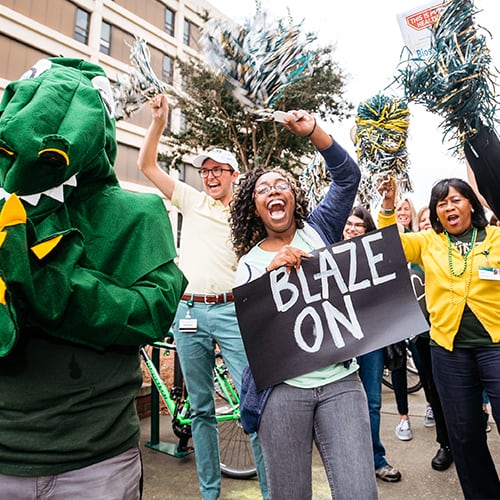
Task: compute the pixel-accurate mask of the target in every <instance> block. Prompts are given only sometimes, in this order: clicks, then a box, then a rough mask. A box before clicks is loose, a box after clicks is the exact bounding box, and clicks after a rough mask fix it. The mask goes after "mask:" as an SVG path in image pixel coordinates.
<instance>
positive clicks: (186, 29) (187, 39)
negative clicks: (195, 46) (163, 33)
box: [183, 19, 191, 45]
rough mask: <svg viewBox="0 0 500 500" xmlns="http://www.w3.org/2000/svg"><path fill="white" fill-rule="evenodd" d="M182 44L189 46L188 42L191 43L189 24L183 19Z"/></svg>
mask: <svg viewBox="0 0 500 500" xmlns="http://www.w3.org/2000/svg"><path fill="white" fill-rule="evenodd" d="M183 41H184V44H185V45H189V42H190V41H191V22H190V21H188V20H187V19H184V38H183Z"/></svg>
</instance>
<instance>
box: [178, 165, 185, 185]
mask: <svg viewBox="0 0 500 500" xmlns="http://www.w3.org/2000/svg"><path fill="white" fill-rule="evenodd" d="M179 180H180V181H183V182H185V181H186V164H185V163H181V164H180V165H179Z"/></svg>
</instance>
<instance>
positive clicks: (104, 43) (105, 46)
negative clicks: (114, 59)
mask: <svg viewBox="0 0 500 500" xmlns="http://www.w3.org/2000/svg"><path fill="white" fill-rule="evenodd" d="M99 50H100V51H101V52H102V53H103V54H107V55H108V56H109V54H110V52H111V24H109V23H107V22H106V21H103V22H102V26H101V45H100V47H99Z"/></svg>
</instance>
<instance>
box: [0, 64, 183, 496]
mask: <svg viewBox="0 0 500 500" xmlns="http://www.w3.org/2000/svg"><path fill="white" fill-rule="evenodd" d="M113 111H114V104H113V98H112V94H111V87H110V84H109V81H108V80H107V78H106V75H105V73H104V72H103V70H102V69H101V68H100V67H99V66H96V65H95V64H92V63H89V62H86V61H83V60H80V59H67V58H51V59H44V60H41V61H39V62H38V63H37V64H36V65H35V66H34V67H33V68H32V69H31V70H30V71H29V72H27V73H26V74H25V75H23V77H21V79H20V80H18V81H14V82H11V83H10V84H9V85H8V86H7V88H6V90H5V93H4V95H3V99H2V102H1V104H0V207H2V208H1V213H0V429H1V431H0V483H1V482H2V479H1V475H2V474H4V475H9V476H17V477H19V476H25V477H34V476H49V475H57V474H61V473H64V472H67V471H72V470H77V469H78V470H79V469H82V468H84V467H88V466H90V465H92V464H96V463H99V462H101V461H104V460H107V459H109V458H110V457H115V456H117V455H119V454H120V453H122V452H124V451H125V450H128V449H130V448H133V447H135V446H136V445H137V443H138V440H139V420H138V417H137V414H136V411H135V405H134V396H135V394H136V393H137V391H138V389H139V387H140V385H141V381H142V374H141V369H140V359H139V355H138V346H139V345H141V344H146V343H149V342H153V341H156V340H159V339H162V338H163V337H164V336H165V333H166V332H167V331H168V329H169V327H170V325H171V322H172V320H173V317H174V314H175V311H176V308H177V304H178V302H179V300H180V297H181V295H182V292H183V290H184V288H185V286H186V280H185V278H184V276H183V275H182V273H181V272H180V270H179V269H178V268H177V266H176V264H175V263H174V258H175V256H176V250H175V246H174V242H173V237H172V230H171V226H170V223H169V218H168V214H167V212H166V210H165V207H164V205H163V202H162V200H161V199H160V197H158V196H156V195H137V194H132V193H129V192H127V191H125V190H123V189H121V188H120V186H119V185H118V181H117V179H116V176H115V173H114V170H113V165H114V161H115V157H116V149H117V144H116V136H115V120H114V117H113ZM108 498H111V497H108ZM113 498H114V497H113Z"/></svg>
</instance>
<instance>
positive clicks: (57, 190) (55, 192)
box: [0, 175, 77, 207]
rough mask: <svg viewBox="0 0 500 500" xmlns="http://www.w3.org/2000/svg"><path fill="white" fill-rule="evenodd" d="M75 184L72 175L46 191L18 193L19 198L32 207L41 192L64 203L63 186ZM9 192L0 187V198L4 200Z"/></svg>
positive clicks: (74, 185) (36, 203) (38, 199)
mask: <svg viewBox="0 0 500 500" xmlns="http://www.w3.org/2000/svg"><path fill="white" fill-rule="evenodd" d="M76 185H77V181H76V175H73V176H72V177H70V178H69V179H68V180H66V181H64V182H63V183H62V184H60V185H59V186H56V187H53V188H50V189H47V190H46V191H42V192H41V193H35V194H23V195H20V196H19V198H20V199H21V200H23V201H25V202H26V203H29V204H30V205H31V206H33V207H36V206H37V205H38V202H39V201H40V198H41V197H42V195H43V194H44V195H45V196H48V197H49V198H52V199H53V200H56V201H59V202H61V203H64V186H72V187H76ZM10 194H11V193H8V192H7V191H5V189H2V188H0V199H3V200H6V199H7V198H8V197H9V196H10Z"/></svg>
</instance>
